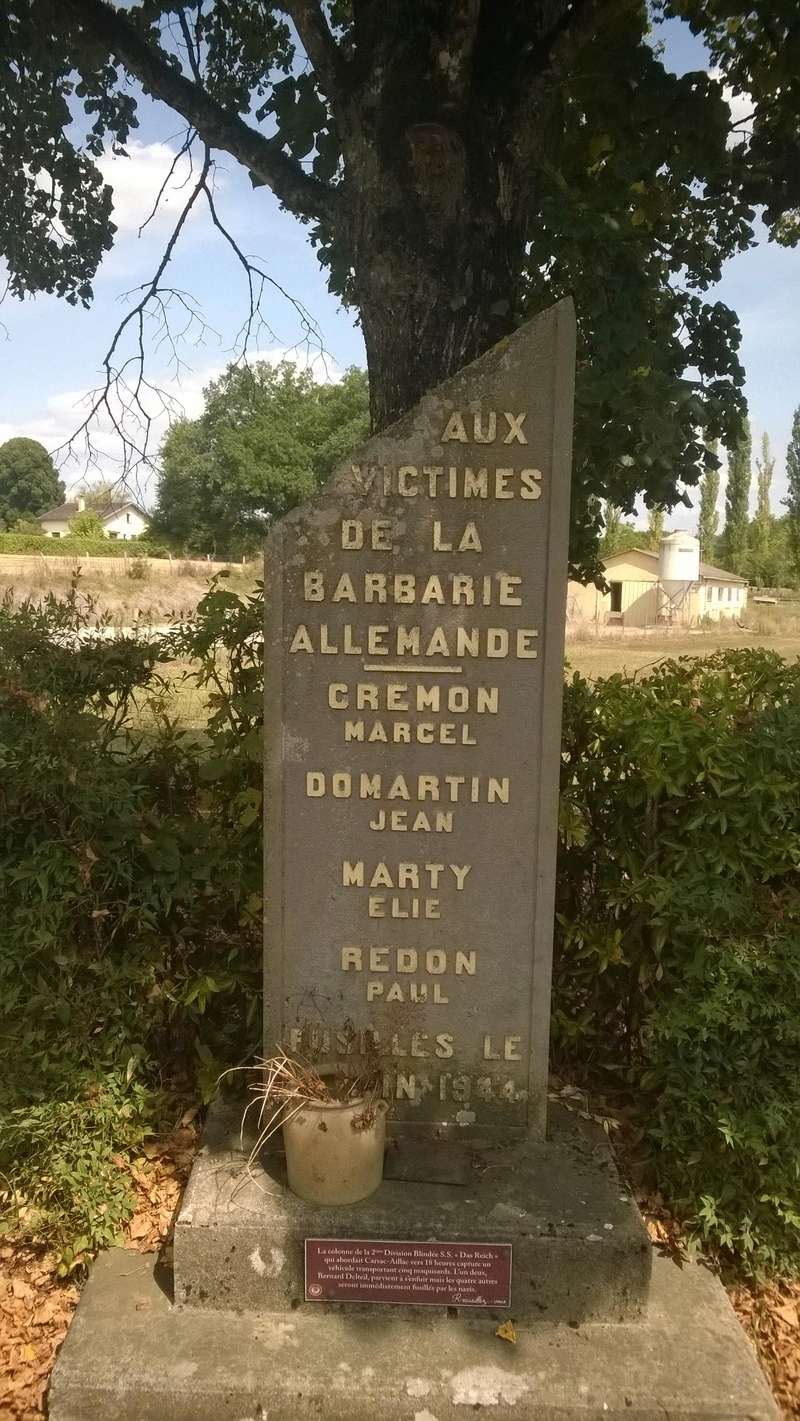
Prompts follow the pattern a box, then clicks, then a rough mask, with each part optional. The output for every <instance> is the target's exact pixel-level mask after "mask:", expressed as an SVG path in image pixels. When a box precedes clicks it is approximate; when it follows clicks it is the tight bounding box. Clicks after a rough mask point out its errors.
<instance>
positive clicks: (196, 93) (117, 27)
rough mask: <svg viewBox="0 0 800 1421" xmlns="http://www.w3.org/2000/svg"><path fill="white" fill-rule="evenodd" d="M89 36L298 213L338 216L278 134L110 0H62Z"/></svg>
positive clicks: (327, 191) (333, 201) (325, 191)
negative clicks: (229, 102)
mask: <svg viewBox="0 0 800 1421" xmlns="http://www.w3.org/2000/svg"><path fill="white" fill-rule="evenodd" d="M62 4H63V6H64V9H65V10H68V11H69V12H70V13H71V14H72V15H73V16H74V17H75V19H76V20H77V21H78V23H79V24H80V25H81V27H82V28H83V30H84V32H85V33H86V35H87V37H88V38H90V39H92V40H94V41H95V42H97V43H100V44H102V45H104V46H105V48H106V49H108V51H109V52H110V53H111V54H112V55H114V56H115V57H116V58H117V59H118V60H119V61H120V62H121V63H122V64H124V65H125V68H126V69H127V70H129V72H130V73H131V74H134V75H135V76H136V78H137V79H138V80H139V81H140V82H141V83H142V85H143V86H144V88H145V89H146V90H147V92H148V93H150V94H152V95H154V96H155V97H156V98H158V99H161V100H163V102H164V103H166V104H169V106H170V107H171V108H173V109H176V110H177V112H178V113H180V114H182V115H183V117H184V118H185V119H186V121H187V123H188V124H190V125H191V127H192V128H195V129H196V130H197V132H198V133H199V134H200V136H201V138H202V139H203V141H204V143H206V144H207V145H208V146H209V147H210V148H221V149H223V150H224V151H225V152H226V153H230V154H231V156H232V157H234V158H236V159H237V160H238V161H239V162H240V163H243V164H244V166H245V167H246V168H247V169H249V171H250V172H251V173H253V174H254V175H255V176H256V177H257V178H259V179H260V180H261V182H263V183H265V184H266V186H267V187H270V188H271V189H272V191H273V192H274V193H275V196H276V197H277V198H279V200H280V201H281V202H282V203H283V204H284V206H286V207H288V208H289V210H290V211H291V212H294V213H296V214H297V216H299V217H313V218H320V217H327V218H331V217H333V215H334V212H335V209H336V207H337V205H338V195H337V193H336V190H335V189H334V188H332V187H330V186H329V185H328V184H327V183H323V182H320V181H319V179H318V178H315V177H313V176H312V175H311V174H309V173H306V172H305V171H304V170H303V168H302V167H301V166H300V164H299V163H298V162H296V160H295V159H294V158H291V157H289V156H288V154H286V153H284V152H283V151H282V150H281V149H280V147H279V146H278V145H277V143H276V142H275V140H274V139H269V138H265V137H264V135H263V134H262V133H259V132H258V131H257V130H256V129H254V128H251V127H250V125H249V124H247V123H245V121H244V119H243V118H241V117H240V115H239V114H237V113H232V112H229V111H228V110H227V109H225V108H223V107H222V105H221V104H219V103H218V102H217V100H216V99H214V98H212V97H211V95H210V94H208V93H207V92H206V90H205V89H204V88H203V86H202V84H200V83H198V82H197V80H193V79H189V78H187V76H186V75H185V74H183V73H181V71H180V70H179V69H178V68H177V67H176V66H175V65H174V64H173V63H172V62H171V61H170V59H169V56H168V55H167V54H166V53H165V51H164V50H163V49H161V48H160V46H158V45H154V44H151V43H150V42H149V41H148V40H147V39H145V37H144V36H143V35H142V33H141V32H140V30H138V29H137V28H136V26H135V25H134V24H132V22H131V21H130V20H129V19H128V17H127V15H126V14H124V13H123V12H122V11H121V10H117V9H115V7H114V6H113V5H110V4H108V3H107V0H62Z"/></svg>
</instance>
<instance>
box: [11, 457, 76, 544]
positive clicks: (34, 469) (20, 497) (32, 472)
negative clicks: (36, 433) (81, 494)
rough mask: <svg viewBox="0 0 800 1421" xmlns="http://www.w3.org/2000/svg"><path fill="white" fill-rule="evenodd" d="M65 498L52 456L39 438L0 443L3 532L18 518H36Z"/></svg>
mask: <svg viewBox="0 0 800 1421" xmlns="http://www.w3.org/2000/svg"><path fill="white" fill-rule="evenodd" d="M63 497H64V485H63V483H62V482H61V480H60V478H59V477H58V474H57V473H56V470H55V465H54V464H53V461H52V459H51V458H50V455H49V454H48V452H47V450H46V449H45V447H44V445H43V444H40V443H39V442H38V440H36V439H25V438H19V439H7V440H6V442H5V444H0V532H2V530H3V529H4V528H11V527H13V526H14V524H15V523H16V522H17V520H18V519H19V518H27V517H29V516H30V517H35V516H36V515H37V514H39V513H42V512H43V511H44V510H45V509H47V508H52V507H53V506H54V505H55V504H58V503H60V502H61V500H62V499H63Z"/></svg>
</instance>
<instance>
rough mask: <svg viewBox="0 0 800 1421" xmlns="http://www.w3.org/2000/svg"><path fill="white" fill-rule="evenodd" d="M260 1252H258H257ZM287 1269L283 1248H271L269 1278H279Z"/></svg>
mask: <svg viewBox="0 0 800 1421" xmlns="http://www.w3.org/2000/svg"><path fill="white" fill-rule="evenodd" d="M257 1251H258V1250H256V1252H257ZM285 1267H286V1254H285V1253H284V1251H283V1249H282V1248H271V1249H270V1251H269V1263H268V1264H266V1273H267V1277H268V1278H278V1277H280V1275H281V1273H282V1272H283V1270H284V1268H285Z"/></svg>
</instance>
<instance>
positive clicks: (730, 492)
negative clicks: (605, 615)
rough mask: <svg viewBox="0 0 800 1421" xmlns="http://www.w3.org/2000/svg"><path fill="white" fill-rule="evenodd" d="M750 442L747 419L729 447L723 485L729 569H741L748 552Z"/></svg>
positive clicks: (734, 570) (751, 448)
mask: <svg viewBox="0 0 800 1421" xmlns="http://www.w3.org/2000/svg"><path fill="white" fill-rule="evenodd" d="M752 452H753V444H752V436H751V433H750V422H749V420H748V421H747V422H746V423H745V429H744V434H743V435H742V437H741V439H738V440H737V441H736V443H735V444H734V445H733V447H732V448H730V449H729V450H728V483H727V486H726V489H725V557H726V559H727V562H728V565H729V568H730V570H731V572H738V573H741V571H742V568H743V566H744V561H745V558H746V556H747V529H748V511H749V507H750V478H751V473H750V461H751V458H752Z"/></svg>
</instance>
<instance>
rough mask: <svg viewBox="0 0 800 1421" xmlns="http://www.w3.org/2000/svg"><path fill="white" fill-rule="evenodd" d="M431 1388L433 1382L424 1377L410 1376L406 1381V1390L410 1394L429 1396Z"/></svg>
mask: <svg viewBox="0 0 800 1421" xmlns="http://www.w3.org/2000/svg"><path fill="white" fill-rule="evenodd" d="M430 1389H431V1383H430V1382H429V1381H426V1380H425V1378H424V1377H409V1379H408V1381H407V1382H406V1391H407V1392H408V1394H409V1396H427V1395H428V1392H429V1391H430Z"/></svg>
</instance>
